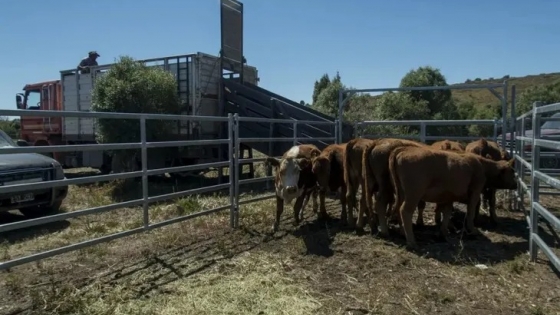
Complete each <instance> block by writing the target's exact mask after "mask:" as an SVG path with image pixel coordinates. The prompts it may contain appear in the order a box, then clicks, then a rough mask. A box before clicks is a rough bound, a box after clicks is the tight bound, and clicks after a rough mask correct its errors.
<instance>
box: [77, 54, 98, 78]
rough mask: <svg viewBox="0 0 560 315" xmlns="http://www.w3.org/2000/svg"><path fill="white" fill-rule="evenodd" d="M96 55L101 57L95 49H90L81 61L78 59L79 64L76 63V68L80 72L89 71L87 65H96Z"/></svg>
mask: <svg viewBox="0 0 560 315" xmlns="http://www.w3.org/2000/svg"><path fill="white" fill-rule="evenodd" d="M97 57H101V56H100V55H99V54H98V53H97V51H95V50H93V51H90V52H89V54H88V56H87V57H86V58H84V59H82V61H80V64H79V65H78V70H80V74H84V73H89V71H90V68H89V67H92V66H97Z"/></svg>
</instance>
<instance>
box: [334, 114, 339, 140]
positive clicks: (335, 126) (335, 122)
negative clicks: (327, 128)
mask: <svg viewBox="0 0 560 315" xmlns="http://www.w3.org/2000/svg"><path fill="white" fill-rule="evenodd" d="M339 132H340V131H339V130H338V119H335V120H334V143H336V144H340V142H338V133H339Z"/></svg>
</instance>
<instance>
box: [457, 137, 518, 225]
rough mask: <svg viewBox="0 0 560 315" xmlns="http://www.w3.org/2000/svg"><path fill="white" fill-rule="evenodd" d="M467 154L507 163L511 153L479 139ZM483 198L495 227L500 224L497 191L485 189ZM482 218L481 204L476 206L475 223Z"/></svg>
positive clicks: (495, 144) (468, 149)
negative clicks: (497, 211)
mask: <svg viewBox="0 0 560 315" xmlns="http://www.w3.org/2000/svg"><path fill="white" fill-rule="evenodd" d="M465 152H469V153H474V154H477V155H480V156H484V157H488V158H490V159H492V160H494V161H507V160H509V159H510V155H509V153H508V152H507V151H506V150H504V149H502V148H501V147H500V146H499V145H498V144H497V143H496V142H494V141H488V140H486V139H484V138H483V139H479V140H476V141H473V142H471V143H469V144H468V145H467V147H466V148H465ZM482 198H483V202H484V204H485V205H487V207H486V208H487V209H488V211H489V212H490V223H491V224H492V225H494V226H496V225H497V224H498V216H497V215H496V189H494V188H485V189H484V190H483V192H482ZM479 216H480V203H479V204H478V205H477V206H476V212H475V221H478V219H479Z"/></svg>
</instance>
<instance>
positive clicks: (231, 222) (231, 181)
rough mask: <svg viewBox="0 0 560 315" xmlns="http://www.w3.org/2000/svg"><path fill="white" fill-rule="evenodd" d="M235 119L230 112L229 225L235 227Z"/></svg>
mask: <svg viewBox="0 0 560 315" xmlns="http://www.w3.org/2000/svg"><path fill="white" fill-rule="evenodd" d="M234 124H235V121H234V120H233V115H232V114H231V113H230V114H228V157H229V204H230V208H229V225H230V227H231V228H232V229H233V228H235V204H236V203H235V201H236V198H235V185H234V183H235V178H236V177H237V174H236V173H235V172H234V171H233V170H234V169H235V152H234V151H233V150H234V149H235V145H234V141H235V139H234V130H233V128H234V127H233V126H234Z"/></svg>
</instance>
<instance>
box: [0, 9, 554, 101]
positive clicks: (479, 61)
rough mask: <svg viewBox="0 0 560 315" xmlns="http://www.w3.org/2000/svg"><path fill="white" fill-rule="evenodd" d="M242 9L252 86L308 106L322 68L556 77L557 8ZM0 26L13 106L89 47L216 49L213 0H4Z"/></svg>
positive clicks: (368, 75)
mask: <svg viewBox="0 0 560 315" xmlns="http://www.w3.org/2000/svg"><path fill="white" fill-rule="evenodd" d="M243 3H244V5H245V15H244V21H245V28H244V34H245V35H244V36H245V47H244V49H245V57H246V58H247V61H248V63H249V64H251V65H253V66H256V67H257V68H258V69H259V76H260V78H261V81H260V85H261V86H262V87H264V88H267V89H270V90H272V91H274V92H276V93H279V94H282V95H284V96H286V97H288V98H290V99H293V100H295V101H299V100H305V101H308V102H309V101H310V100H311V93H312V89H313V83H314V81H315V80H316V79H318V78H319V77H320V76H321V75H322V74H323V73H325V72H327V73H329V74H330V75H331V76H332V75H334V74H335V73H336V71H339V72H340V74H341V76H342V80H343V82H344V83H345V84H347V85H350V86H352V87H356V88H368V87H377V88H379V87H394V86H397V85H398V84H399V81H400V79H401V77H402V76H403V75H404V74H405V73H406V72H407V71H409V70H410V69H412V68H416V67H418V66H423V65H431V66H434V67H437V68H440V69H441V71H442V72H443V74H444V75H445V76H446V78H447V81H448V82H449V83H455V82H463V81H465V79H467V78H470V79H474V78H476V77H481V78H485V77H502V76H504V75H506V74H509V75H512V76H522V75H527V74H539V73H544V72H556V71H559V70H560V69H558V67H559V66H558V63H557V62H558V57H557V54H558V52H559V51H560V41H559V40H558V38H559V35H560V20H558V19H557V14H558V12H560V1H554V0H533V1H505V0H494V1H482V0H472V1H442V0H430V1H428V0H395V1H380V0H376V1H374V0H370V1H366V0H346V1H334V0H305V1H301V0H300V1H296V0H282V1H280V0H274V1H273V0H245V1H243ZM0 21H2V23H1V26H0V42H1V43H2V45H0V57H1V58H0V108H8V109H15V101H14V99H15V98H14V95H15V94H16V93H18V92H20V91H21V89H22V87H23V86H24V84H26V83H32V82H39V81H42V80H48V79H57V78H59V71H60V70H63V69H70V68H74V67H75V66H76V65H77V64H78V62H79V61H80V59H81V58H83V57H85V56H86V54H87V51H89V50H93V49H95V50H97V51H98V52H99V53H100V54H101V57H100V58H99V59H98V62H99V63H100V64H106V63H111V62H113V61H114V60H115V58H117V57H118V56H119V55H131V56H132V57H134V58H137V59H144V58H154V57H163V56H167V55H177V54H187V53H193V52H197V51H201V52H205V53H210V54H214V55H217V54H218V52H219V43H220V28H219V1H218V0H204V1H202V0H197V1H194V0H158V1H155V0H151V1H148V0H134V1H132V0H119V1H116V0H96V1H76V0H56V1H49V2H40V1H38V0H27V1H21V0H4V1H3V2H2V3H1V4H0Z"/></svg>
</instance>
